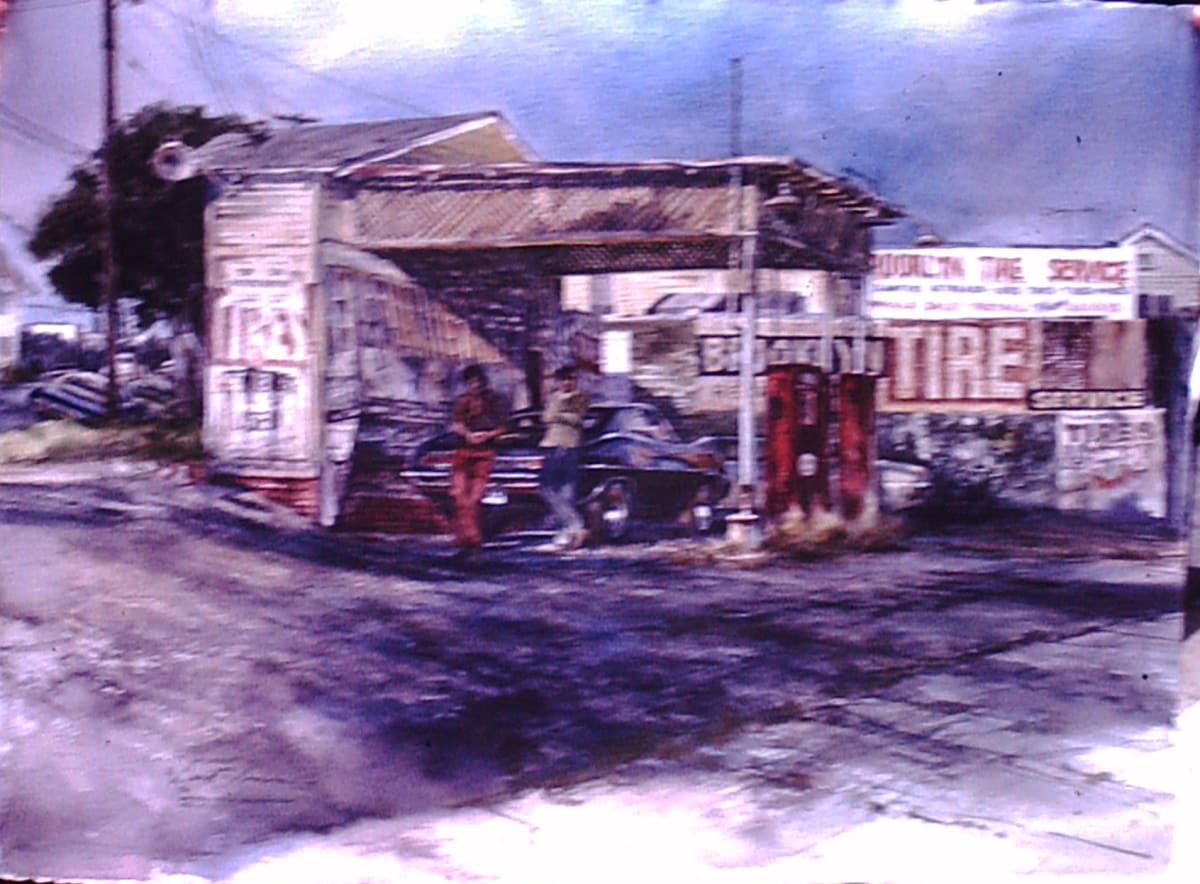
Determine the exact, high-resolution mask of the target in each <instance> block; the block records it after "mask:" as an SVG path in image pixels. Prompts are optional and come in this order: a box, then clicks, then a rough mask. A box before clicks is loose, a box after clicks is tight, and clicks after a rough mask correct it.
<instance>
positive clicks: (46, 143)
mask: <svg viewBox="0 0 1200 884" xmlns="http://www.w3.org/2000/svg"><path fill="white" fill-rule="evenodd" d="M0 119H3V121H4V122H5V124H6V125H8V127H9V128H11V129H14V130H15V131H17V132H20V133H21V134H23V135H25V136H26V137H28V138H32V139H33V140H35V141H36V142H37V143H39V144H41V145H42V146H43V147H49V148H52V149H54V150H57V151H59V152H60V153H64V154H69V155H72V156H77V157H79V156H90V155H91V153H92V149H91V148H88V147H84V146H83V145H82V144H79V143H78V142H75V141H72V140H71V139H70V138H67V137H66V136H64V135H60V134H59V133H57V132H55V131H53V130H52V129H47V128H46V127H45V126H43V125H41V124H40V123H38V122H37V121H36V120H31V119H30V118H29V117H27V116H25V115H24V114H21V113H19V112H18V111H15V110H13V109H12V108H11V107H9V106H8V105H6V104H3V103H0Z"/></svg>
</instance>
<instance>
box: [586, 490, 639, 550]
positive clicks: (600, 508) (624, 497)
mask: <svg viewBox="0 0 1200 884" xmlns="http://www.w3.org/2000/svg"><path fill="white" fill-rule="evenodd" d="M632 518H633V490H632V489H631V488H630V487H629V485H628V483H626V482H610V483H609V484H608V485H606V486H605V487H604V489H603V490H602V491H601V492H600V493H599V494H598V495H596V497H595V499H593V501H592V502H591V504H589V506H588V528H589V530H590V531H591V533H592V536H593V537H598V538H600V539H602V540H606V541H609V542H610V543H611V542H614V541H617V540H620V539H621V538H623V537H624V536H625V535H626V534H627V533H628V532H629V523H630V521H631V520H632Z"/></svg>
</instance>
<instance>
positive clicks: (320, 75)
mask: <svg viewBox="0 0 1200 884" xmlns="http://www.w3.org/2000/svg"><path fill="white" fill-rule="evenodd" d="M155 5H156V7H157V8H158V9H159V10H161V11H162V12H165V13H166V14H167V15H169V16H171V17H172V18H174V19H177V20H178V21H181V22H184V23H187V24H190V25H191V26H193V27H197V28H201V29H203V30H205V31H207V32H208V33H210V34H211V35H212V36H214V37H216V38H217V39H218V40H223V41H224V42H226V43H230V44H232V45H233V46H235V47H241V48H243V49H248V50H250V51H252V52H255V53H257V54H259V55H263V56H266V57H268V58H271V59H274V60H275V61H276V62H278V63H280V64H282V65H285V66H286V67H289V68H292V69H293V70H296V71H299V72H300V73H302V74H307V75H308V76H310V77H314V78H316V79H321V80H326V81H328V82H330V83H333V84H335V85H337V86H340V87H341V88H342V89H345V90H347V91H350V92H357V93H358V94H360V95H363V96H365V97H367V98H372V99H374V100H376V101H382V102H386V103H387V104H391V105H394V106H396V107H400V108H404V109H406V110H409V111H416V112H417V113H419V114H422V115H424V116H433V115H434V111H431V110H429V109H428V108H424V107H420V106H418V105H415V104H412V103H410V102H406V101H400V100H399V99H396V98H393V97H391V96H389V95H384V94H382V93H380V92H375V91H373V90H370V89H364V88H363V87H361V86H358V85H356V84H354V83H350V82H348V81H346V80H343V79H341V78H340V77H335V76H333V75H332V74H327V73H324V72H323V71H316V70H313V69H312V68H309V67H306V66H305V65H302V64H299V63H298V62H295V61H292V60H291V59H290V58H288V57H287V56H285V55H281V54H279V53H277V52H273V51H271V50H269V49H264V48H263V47H261V46H253V45H251V44H249V43H246V42H244V41H242V40H238V39H237V38H235V37H231V36H229V35H228V34H226V33H224V32H223V31H220V30H218V29H217V28H216V27H214V26H213V25H211V24H209V23H207V22H203V21H197V20H196V19H195V18H193V17H192V16H190V15H187V14H185V13H182V12H177V11H176V10H174V9H172V8H171V7H169V6H166V5H163V4H161V3H160V4H155Z"/></svg>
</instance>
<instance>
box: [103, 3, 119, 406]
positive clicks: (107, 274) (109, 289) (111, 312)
mask: <svg viewBox="0 0 1200 884" xmlns="http://www.w3.org/2000/svg"><path fill="white" fill-rule="evenodd" d="M115 6H116V0H104V141H103V143H102V144H101V146H100V211H101V214H102V218H101V223H100V230H101V233H100V250H101V253H102V257H101V261H102V270H101V287H102V288H101V296H102V300H103V303H104V312H105V315H106V317H107V324H108V348H107V349H108V399H107V404H108V415H109V417H115V416H116V414H117V410H118V408H119V402H120V399H119V396H118V392H117V331H118V329H117V326H118V324H119V316H118V313H117V260H116V254H115V252H116V246H115V240H116V236H115V234H114V232H113V188H112V166H111V163H112V158H111V156H110V151H109V147H110V144H111V139H112V135H113V132H114V131H116V128H117V77H116V51H117V37H116V14H115Z"/></svg>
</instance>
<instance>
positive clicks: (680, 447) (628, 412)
mask: <svg viewBox="0 0 1200 884" xmlns="http://www.w3.org/2000/svg"><path fill="white" fill-rule="evenodd" d="M543 432H544V428H543V426H542V424H541V418H540V413H539V412H536V411H522V412H517V413H516V414H514V415H513V416H512V420H511V424H510V431H509V432H508V433H507V434H505V435H504V436H502V437H501V438H500V439H499V442H498V452H497V456H496V464H495V467H494V468H493V470H492V483H491V485H490V486H489V488H488V489H487V493H486V494H485V496H484V499H483V503H484V528H485V532H487V533H491V534H495V533H498V532H500V531H504V530H511V529H514V528H520V527H533V526H536V525H538V524H539V523H540V522H541V521H542V520H543V518H544V517H545V515H546V511H547V508H546V506H545V505H544V503H543V502H542V499H541V496H540V495H539V494H538V470H539V469H540V468H541V465H542V458H543V452H542V450H541V449H539V448H538V443H539V442H540V441H541V438H542V435H543ZM458 443H459V437H458V436H457V435H456V434H454V433H449V432H447V433H442V434H440V435H438V436H435V437H433V438H431V439H428V440H426V441H425V442H423V443H421V444H420V445H419V446H418V447H417V449H416V450H415V452H414V453H413V456H412V458H411V460H410V462H409V465H408V467H407V469H406V470H405V476H406V478H408V479H409V481H411V482H412V483H413V484H414V485H415V486H416V487H417V488H418V489H419V490H420V491H421V492H422V493H423V494H425V495H427V496H428V497H430V498H432V499H434V500H435V501H437V502H438V503H439V504H440V505H442V506H443V507H444V508H445V510H446V511H447V512H449V509H450V506H451V504H450V500H449V491H450V458H451V454H452V453H453V450H454V448H455V447H456V446H457V445H458ZM723 467H724V464H723V459H722V457H721V454H720V451H719V449H718V447H717V446H716V445H714V444H711V443H710V441H709V440H705V439H699V440H696V441H694V442H684V441H682V440H681V439H680V438H679V436H678V435H677V434H676V432H675V429H674V428H673V427H672V426H671V424H670V423H669V422H668V421H667V420H666V419H665V418H664V417H663V416H662V415H661V414H660V413H659V412H658V410H657V409H656V408H654V407H653V406H652V405H648V404H644V403H628V404H626V403H621V404H600V405H594V406H592V408H591V409H590V410H589V411H588V413H587V415H586V417H585V418H584V425H583V443H582V446H581V450H580V476H579V483H578V487H577V489H576V500H577V505H578V507H579V509H580V512H581V513H582V514H583V515H584V518H585V519H586V521H587V524H588V529H589V531H590V533H591V536H592V537H593V538H595V539H598V540H608V541H615V540H619V539H621V538H622V537H625V536H626V535H627V533H628V532H629V530H630V527H631V524H632V523H633V522H634V521H635V520H642V519H645V520H655V521H675V522H678V523H679V524H681V525H683V526H685V527H687V528H688V529H690V530H693V531H696V532H701V533H703V532H706V531H708V530H710V529H711V528H712V527H713V525H714V522H715V519H716V515H717V509H716V508H717V505H718V503H719V502H720V501H721V500H722V499H723V498H724V497H725V495H726V493H727V492H728V491H729V481H728V480H727V479H726V478H725V475H724V472H723Z"/></svg>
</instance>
